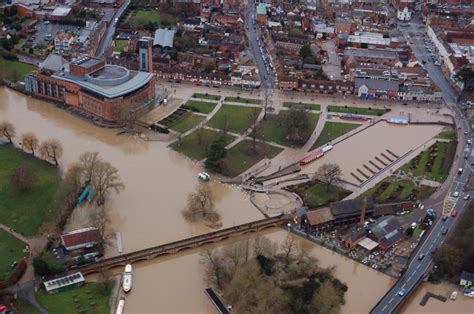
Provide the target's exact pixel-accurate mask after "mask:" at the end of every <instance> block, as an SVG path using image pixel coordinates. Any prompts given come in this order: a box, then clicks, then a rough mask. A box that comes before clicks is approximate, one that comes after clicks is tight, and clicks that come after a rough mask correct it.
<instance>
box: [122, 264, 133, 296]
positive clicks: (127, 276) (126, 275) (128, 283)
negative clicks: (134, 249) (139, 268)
mask: <svg viewBox="0 0 474 314" xmlns="http://www.w3.org/2000/svg"><path fill="white" fill-rule="evenodd" d="M132 273H133V268H132V265H131V264H127V265H125V270H124V272H123V278H122V289H123V291H125V292H129V291H130V290H131V289H132Z"/></svg>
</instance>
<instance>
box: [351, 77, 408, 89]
mask: <svg viewBox="0 0 474 314" xmlns="http://www.w3.org/2000/svg"><path fill="white" fill-rule="evenodd" d="M363 85H365V86H367V87H368V88H369V89H376V90H383V91H394V92H398V88H399V83H398V81H389V80H376V79H361V78H356V79H355V82H354V87H355V88H359V87H361V86H363Z"/></svg>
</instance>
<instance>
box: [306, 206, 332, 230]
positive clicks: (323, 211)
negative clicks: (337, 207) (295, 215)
mask: <svg viewBox="0 0 474 314" xmlns="http://www.w3.org/2000/svg"><path fill="white" fill-rule="evenodd" d="M306 217H307V219H308V222H309V224H310V225H311V226H316V225H319V224H323V223H325V222H328V221H331V220H334V216H333V215H332V213H331V209H330V208H329V207H323V208H319V209H316V210H311V211H307V212H306Z"/></svg>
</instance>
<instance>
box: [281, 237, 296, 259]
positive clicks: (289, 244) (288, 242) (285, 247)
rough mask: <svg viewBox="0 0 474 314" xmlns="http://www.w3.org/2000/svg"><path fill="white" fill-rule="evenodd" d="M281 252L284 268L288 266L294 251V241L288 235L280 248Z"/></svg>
mask: <svg viewBox="0 0 474 314" xmlns="http://www.w3.org/2000/svg"><path fill="white" fill-rule="evenodd" d="M280 248H281V250H282V251H283V259H284V260H285V266H286V267H288V265H290V261H291V259H292V257H293V254H294V252H295V250H296V240H295V238H294V237H292V236H290V235H288V236H287V237H286V239H285V241H284V242H283V243H282V244H281V246H280Z"/></svg>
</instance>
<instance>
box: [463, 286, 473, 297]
mask: <svg viewBox="0 0 474 314" xmlns="http://www.w3.org/2000/svg"><path fill="white" fill-rule="evenodd" d="M464 295H465V296H466V297H470V298H474V290H471V289H469V288H466V289H464Z"/></svg>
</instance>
